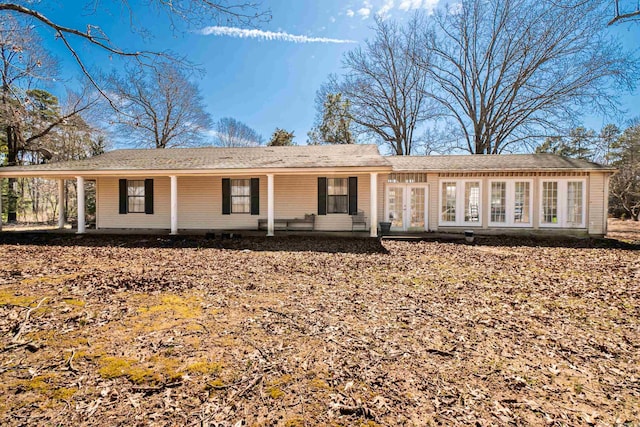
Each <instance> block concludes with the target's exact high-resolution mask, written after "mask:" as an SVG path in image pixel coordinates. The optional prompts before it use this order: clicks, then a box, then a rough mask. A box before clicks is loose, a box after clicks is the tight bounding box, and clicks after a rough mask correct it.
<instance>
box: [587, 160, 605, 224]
mask: <svg viewBox="0 0 640 427" xmlns="http://www.w3.org/2000/svg"><path fill="white" fill-rule="evenodd" d="M607 181H608V180H607V174H605V173H602V172H598V173H596V172H593V173H591V174H590V176H589V192H588V194H589V196H588V205H587V206H588V212H589V218H588V222H587V224H588V227H589V234H606V232H607V216H608V212H607V211H606V207H607V204H608V196H607V188H608V182H607Z"/></svg>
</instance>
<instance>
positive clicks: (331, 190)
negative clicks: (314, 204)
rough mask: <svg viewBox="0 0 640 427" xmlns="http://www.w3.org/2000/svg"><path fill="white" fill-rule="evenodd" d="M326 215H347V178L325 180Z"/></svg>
mask: <svg viewBox="0 0 640 427" xmlns="http://www.w3.org/2000/svg"><path fill="white" fill-rule="evenodd" d="M327 213H349V180H348V178H327Z"/></svg>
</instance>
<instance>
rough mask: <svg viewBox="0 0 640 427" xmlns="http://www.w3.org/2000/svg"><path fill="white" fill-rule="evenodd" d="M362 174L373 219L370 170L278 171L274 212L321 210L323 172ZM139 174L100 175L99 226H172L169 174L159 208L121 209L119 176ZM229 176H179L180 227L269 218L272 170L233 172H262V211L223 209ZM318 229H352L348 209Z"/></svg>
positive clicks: (364, 200)
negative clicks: (149, 211)
mask: <svg viewBox="0 0 640 427" xmlns="http://www.w3.org/2000/svg"><path fill="white" fill-rule="evenodd" d="M319 176H326V177H330V178H348V177H351V176H356V177H358V210H361V211H364V212H365V216H366V217H367V221H368V222H369V221H370V217H371V215H370V175H369V174H368V173H366V174H337V175H330V174H323V175H275V177H274V202H275V203H274V205H275V206H274V213H275V218H276V219H282V218H302V217H304V215H305V214H316V215H317V212H318V177H319ZM123 178H124V179H141V178H140V177H126V176H122V177H117V178H111V177H109V178H103V177H101V178H97V181H96V183H97V189H98V190H97V199H98V200H97V208H96V210H97V224H96V225H97V227H98V228H140V229H168V228H169V227H170V220H171V218H170V216H171V214H170V198H171V195H170V191H171V190H170V180H169V177H148V178H153V179H154V213H153V214H145V213H127V214H120V213H119V186H118V185H119V179H123ZM223 178H225V176H198V177H193V176H189V177H178V229H235V230H241V229H247V230H256V229H257V228H258V219H266V218H267V176H266V175H247V176H237V177H236V176H233V177H232V178H259V179H260V191H259V200H260V202H259V204H260V213H259V215H251V214H249V213H231V214H229V215H223V214H222V179H223ZM315 230H319V231H351V217H350V216H349V215H348V214H327V215H317V216H316V220H315Z"/></svg>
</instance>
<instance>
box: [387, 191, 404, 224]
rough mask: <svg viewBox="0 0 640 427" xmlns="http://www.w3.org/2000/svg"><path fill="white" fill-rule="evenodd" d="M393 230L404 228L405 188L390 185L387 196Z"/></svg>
mask: <svg viewBox="0 0 640 427" xmlns="http://www.w3.org/2000/svg"><path fill="white" fill-rule="evenodd" d="M387 203H388V206H389V222H391V229H392V230H404V188H403V187H389V193H388V196H387Z"/></svg>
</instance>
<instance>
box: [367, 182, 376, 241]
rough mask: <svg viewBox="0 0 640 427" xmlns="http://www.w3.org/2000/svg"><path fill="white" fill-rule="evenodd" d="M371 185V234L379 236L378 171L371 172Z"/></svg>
mask: <svg viewBox="0 0 640 427" xmlns="http://www.w3.org/2000/svg"><path fill="white" fill-rule="evenodd" d="M369 181H370V182H369V185H370V186H371V188H370V191H371V195H370V201H369V206H371V213H370V217H371V228H370V232H371V234H370V236H371V237H378V172H371V179H370V180H369Z"/></svg>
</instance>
